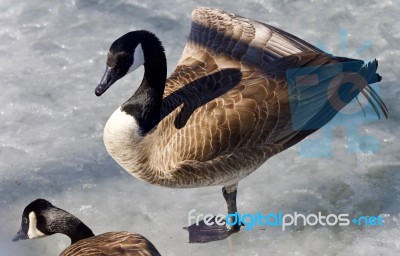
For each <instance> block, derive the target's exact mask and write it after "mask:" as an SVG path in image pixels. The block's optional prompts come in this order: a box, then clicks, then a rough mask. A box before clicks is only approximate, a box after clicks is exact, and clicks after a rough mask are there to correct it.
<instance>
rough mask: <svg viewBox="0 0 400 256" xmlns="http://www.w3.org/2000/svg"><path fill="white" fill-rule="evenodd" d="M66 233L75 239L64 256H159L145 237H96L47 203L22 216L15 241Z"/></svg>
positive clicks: (125, 234) (29, 208) (39, 202)
mask: <svg viewBox="0 0 400 256" xmlns="http://www.w3.org/2000/svg"><path fill="white" fill-rule="evenodd" d="M55 233H62V234H65V235H67V236H69V237H70V238H71V245H70V246H69V247H68V248H66V249H65V250H64V251H63V252H61V254H60V256H95V255H96V256H98V255H104V256H107V255H110V256H111V255H121V256H159V255H160V253H159V252H158V251H157V249H156V248H155V247H154V245H153V244H152V243H151V242H150V241H149V240H147V239H146V238H145V237H143V236H141V235H139V234H136V233H131V232H126V231H121V232H108V233H104V234H101V235H98V236H95V235H94V234H93V232H92V231H91V230H90V229H89V228H88V227H87V226H86V225H85V224H84V223H83V222H81V221H80V220H79V219H78V218H76V217H75V216H73V215H72V214H70V213H68V212H66V211H64V210H62V209H60V208H57V207H55V206H53V205H52V204H51V203H50V202H48V201H47V200H44V199H36V200H35V201H33V202H31V203H30V204H29V205H27V206H26V207H25V209H24V212H23V214H22V221H21V229H20V230H19V231H18V233H17V235H16V236H15V237H14V239H13V241H18V240H21V239H34V238H40V237H44V236H48V235H52V234H55Z"/></svg>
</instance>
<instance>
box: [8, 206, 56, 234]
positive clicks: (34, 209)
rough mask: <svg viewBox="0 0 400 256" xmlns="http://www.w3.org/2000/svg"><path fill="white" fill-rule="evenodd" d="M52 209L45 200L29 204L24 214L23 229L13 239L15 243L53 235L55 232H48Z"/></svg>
mask: <svg viewBox="0 0 400 256" xmlns="http://www.w3.org/2000/svg"><path fill="white" fill-rule="evenodd" d="M52 208H54V206H53V205H52V204H51V203H50V202H48V201H46V200H44V199H36V200H35V201H33V202H31V203H30V204H28V205H27V206H26V207H25V209H24V212H23V213H22V220H21V228H20V229H19V231H18V232H17V235H16V236H15V237H14V238H13V241H14V242H16V241H18V240H25V239H33V238H39V237H43V236H47V235H51V234H53V232H51V231H49V230H48V228H47V225H48V223H46V221H47V219H48V218H49V216H48V215H49V214H51V209H52Z"/></svg>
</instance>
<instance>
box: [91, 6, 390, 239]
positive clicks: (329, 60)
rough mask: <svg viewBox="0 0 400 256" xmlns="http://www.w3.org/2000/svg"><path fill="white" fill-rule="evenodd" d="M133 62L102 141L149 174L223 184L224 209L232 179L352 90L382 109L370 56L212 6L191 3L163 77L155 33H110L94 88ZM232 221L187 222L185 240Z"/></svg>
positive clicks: (312, 126)
mask: <svg viewBox="0 0 400 256" xmlns="http://www.w3.org/2000/svg"><path fill="white" fill-rule="evenodd" d="M141 65H144V76H143V81H142V83H141V84H140V86H139V88H138V89H137V91H136V92H135V93H134V95H133V96H132V97H131V98H130V99H128V100H127V101H126V102H125V103H123V104H122V105H121V107H119V108H118V109H117V110H116V111H115V112H114V113H113V114H112V116H111V117H110V119H109V120H108V122H107V124H106V126H105V129H104V143H105V146H106V148H107V151H108V152H109V153H110V155H111V156H112V157H113V158H114V159H115V160H116V161H117V162H118V163H119V164H120V165H121V166H122V167H123V168H124V169H125V170H127V171H128V172H129V173H131V174H132V175H134V176H135V177H137V178H139V179H141V180H143V181H146V182H148V183H151V184H157V185H160V186H165V187H171V188H193V187H203V186H214V185H221V186H223V195H224V198H225V200H226V202H227V206H228V213H234V212H236V211H237V208H236V193H237V187H238V182H239V181H240V180H241V179H243V178H244V177H246V176H247V175H249V174H250V173H252V172H253V171H254V170H256V169H257V168H258V167H259V166H260V165H261V164H263V163H264V162H265V161H266V160H267V159H268V158H270V157H271V156H273V155H275V154H278V153H279V152H282V151H283V150H285V149H287V148H289V147H291V146H293V145H295V144H296V143H298V142H299V141H301V140H302V139H304V138H305V137H306V136H307V135H309V134H311V133H313V132H315V131H316V130H318V129H319V128H321V127H322V126H323V125H325V124H326V123H327V122H328V121H330V120H331V119H332V118H333V117H334V116H335V114H336V113H337V112H338V111H340V110H341V109H342V108H343V107H344V106H345V105H346V104H347V103H349V102H350V101H351V100H352V99H353V98H355V97H356V96H357V95H358V94H359V93H360V92H361V93H362V94H363V95H365V96H367V97H368V99H369V102H370V103H371V104H372V106H373V107H374V109H375V111H376V112H377V114H378V115H379V111H378V107H377V106H379V108H381V110H382V112H383V113H384V115H385V116H387V108H386V106H385V105H384V103H383V102H382V100H381V99H380V98H379V96H378V95H377V94H376V93H375V92H374V91H373V89H372V88H371V87H370V86H369V84H370V83H375V82H378V81H380V80H381V77H380V76H379V75H378V74H377V73H376V70H377V67H378V63H377V61H376V60H374V61H371V62H368V63H364V62H363V61H361V60H355V59H349V58H345V57H334V56H332V55H329V54H327V53H325V52H323V51H322V50H320V49H318V48H316V47H315V46H313V45H311V44H309V43H307V42H305V41H303V40H301V39H299V38H297V37H295V36H293V35H291V34H289V33H287V32H285V31H282V30H280V29H277V28H275V27H272V26H269V25H266V24H263V23H260V22H257V21H253V20H251V19H247V18H244V17H240V16H237V15H235V14H232V13H228V12H225V11H221V10H216V9H210V8H198V9H195V10H194V11H193V13H192V28H191V31H190V35H189V40H188V42H187V44H186V47H185V49H184V51H183V53H182V56H181V58H180V60H179V63H178V65H177V67H176V69H175V71H174V72H173V73H172V75H171V76H170V77H169V78H168V79H167V65H166V57H165V54H164V48H163V46H162V44H161V42H160V40H159V39H158V38H157V37H156V36H155V35H154V34H152V33H150V32H148V31H143V30H142V31H132V32H129V33H127V34H125V35H123V36H122V37H120V38H118V39H117V40H116V41H115V42H114V43H112V45H111V47H110V50H109V53H108V56H107V65H106V72H105V74H104V76H103V78H102V79H101V82H100V84H99V85H98V86H97V88H96V90H95V93H96V95H97V96H100V95H101V94H103V93H104V92H105V91H106V90H107V89H108V88H109V87H110V86H111V85H112V84H113V83H114V82H116V81H117V80H118V79H120V78H122V77H123V76H125V75H126V74H128V73H130V72H132V71H134V70H135V69H136V68H138V67H139V66H141ZM296 85H298V86H297V87H296ZM300 85H302V86H303V87H301V86H300ZM266 175H268V174H266ZM200 197H201V195H199V198H200ZM239 229H240V226H239V225H235V226H211V227H209V226H206V225H205V224H204V223H201V224H200V225H199V226H195V225H193V226H190V227H189V228H188V230H189V240H190V242H208V241H213V240H219V239H224V238H226V237H227V236H229V235H230V234H232V233H234V232H237V231H239Z"/></svg>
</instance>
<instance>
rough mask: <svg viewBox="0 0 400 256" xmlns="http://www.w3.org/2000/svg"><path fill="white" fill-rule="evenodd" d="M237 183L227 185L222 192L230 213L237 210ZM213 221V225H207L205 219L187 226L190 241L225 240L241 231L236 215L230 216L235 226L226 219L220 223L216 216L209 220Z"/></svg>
mask: <svg viewBox="0 0 400 256" xmlns="http://www.w3.org/2000/svg"><path fill="white" fill-rule="evenodd" d="M237 185H238V184H237V183H236V184H234V185H231V186H225V187H223V188H222V194H223V195H224V198H225V201H226V204H227V207H228V214H234V213H235V212H237V207H236V194H237ZM208 222H209V223H213V224H212V225H206V223H205V222H204V220H202V221H200V222H199V223H198V225H197V224H196V223H194V224H193V225H191V226H189V227H187V228H185V229H186V230H188V231H189V242H190V243H207V242H212V241H218V240H223V239H225V238H227V237H228V236H230V235H232V234H233V233H236V232H239V230H240V225H239V224H238V220H237V221H235V220H234V217H232V216H231V217H230V222H231V223H235V222H236V224H234V225H233V226H231V225H229V224H226V223H225V220H223V221H221V222H223V224H222V225H218V224H217V221H216V217H213V218H212V219H210V220H209V221H208Z"/></svg>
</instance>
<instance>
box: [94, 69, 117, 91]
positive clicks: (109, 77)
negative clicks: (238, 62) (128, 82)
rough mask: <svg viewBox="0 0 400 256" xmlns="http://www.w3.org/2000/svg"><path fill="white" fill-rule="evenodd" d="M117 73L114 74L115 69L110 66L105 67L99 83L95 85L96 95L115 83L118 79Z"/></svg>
mask: <svg viewBox="0 0 400 256" xmlns="http://www.w3.org/2000/svg"><path fill="white" fill-rule="evenodd" d="M120 78H121V77H119V76H118V75H116V74H115V71H114V70H113V69H112V68H109V67H107V68H106V72H105V73H104V75H103V77H102V78H101V81H100V84H99V85H98V86H97V87H96V90H95V91H94V92H95V93H96V96H101V95H102V94H103V93H104V92H105V91H107V89H108V88H110V86H111V85H112V84H113V83H115V81H117V80H118V79H120Z"/></svg>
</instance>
